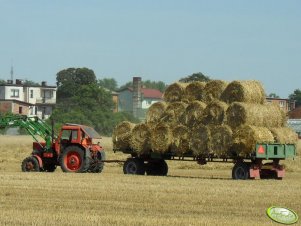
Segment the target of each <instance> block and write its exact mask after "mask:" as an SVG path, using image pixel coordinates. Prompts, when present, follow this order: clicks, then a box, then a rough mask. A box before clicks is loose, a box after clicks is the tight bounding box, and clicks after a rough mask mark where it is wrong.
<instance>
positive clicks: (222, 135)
mask: <svg viewBox="0 0 301 226" xmlns="http://www.w3.org/2000/svg"><path fill="white" fill-rule="evenodd" d="M210 133H211V140H210V141H211V142H210V148H211V151H212V152H213V153H214V155H216V156H217V157H220V158H225V157H228V156H229V150H230V149H231V146H232V145H233V132H232V129H231V127H230V126H227V125H218V126H211V127H210Z"/></svg>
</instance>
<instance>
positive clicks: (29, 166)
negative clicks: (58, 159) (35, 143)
mask: <svg viewBox="0 0 301 226" xmlns="http://www.w3.org/2000/svg"><path fill="white" fill-rule="evenodd" d="M21 169H22V171H23V172H40V166H39V162H38V160H37V159H36V158H35V157H34V156H29V157H27V158H26V159H24V160H23V162H22V165H21Z"/></svg>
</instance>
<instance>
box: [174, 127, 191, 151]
mask: <svg viewBox="0 0 301 226" xmlns="http://www.w3.org/2000/svg"><path fill="white" fill-rule="evenodd" d="M189 131H190V129H188V128H187V127H186V126H184V125H178V126H175V127H174V128H173V129H172V137H173V141H172V151H173V152H175V154H176V155H178V156H181V155H183V154H185V153H186V152H188V151H189V149H190V148H189V140H190V134H189Z"/></svg>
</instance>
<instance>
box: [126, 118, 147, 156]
mask: <svg viewBox="0 0 301 226" xmlns="http://www.w3.org/2000/svg"><path fill="white" fill-rule="evenodd" d="M150 136H151V130H150V128H149V126H148V125H147V124H146V123H140V124H137V125H136V126H135V127H134V128H133V130H132V137H131V142H130V144H131V148H132V149H133V150H135V151H136V152H137V153H138V154H148V153H149V152H150V151H151V145H150Z"/></svg>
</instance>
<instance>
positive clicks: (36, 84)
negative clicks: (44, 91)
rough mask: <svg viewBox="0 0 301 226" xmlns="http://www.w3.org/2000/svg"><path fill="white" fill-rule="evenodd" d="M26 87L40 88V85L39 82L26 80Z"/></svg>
mask: <svg viewBox="0 0 301 226" xmlns="http://www.w3.org/2000/svg"><path fill="white" fill-rule="evenodd" d="M23 84H24V85H27V86H39V85H40V84H39V83H37V82H34V81H32V80H27V79H26V80H25V81H24V83H23Z"/></svg>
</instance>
